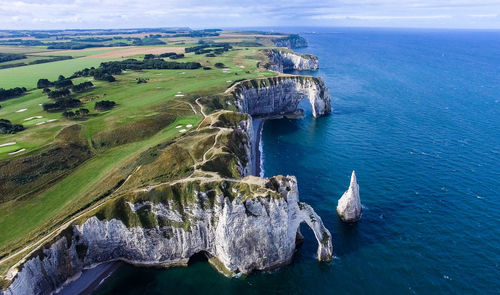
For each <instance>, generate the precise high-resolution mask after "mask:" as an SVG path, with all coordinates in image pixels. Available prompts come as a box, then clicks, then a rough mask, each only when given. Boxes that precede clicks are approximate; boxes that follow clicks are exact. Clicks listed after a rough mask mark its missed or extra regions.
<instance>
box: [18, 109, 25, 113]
mask: <svg viewBox="0 0 500 295" xmlns="http://www.w3.org/2000/svg"><path fill="white" fill-rule="evenodd" d="M27 110H28V109H20V110H17V111H16V113H22V112H25V111H27Z"/></svg>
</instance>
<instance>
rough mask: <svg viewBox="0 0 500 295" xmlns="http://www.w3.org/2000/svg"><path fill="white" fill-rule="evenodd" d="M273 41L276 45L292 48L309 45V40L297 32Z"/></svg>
mask: <svg viewBox="0 0 500 295" xmlns="http://www.w3.org/2000/svg"><path fill="white" fill-rule="evenodd" d="M272 41H273V43H274V45H275V46H276V47H288V48H291V49H294V48H302V47H307V40H306V39H304V38H303V37H301V36H299V35H296V34H292V35H289V36H286V37H281V38H275V39H273V40H272Z"/></svg>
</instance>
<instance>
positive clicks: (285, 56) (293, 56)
mask: <svg viewBox="0 0 500 295" xmlns="http://www.w3.org/2000/svg"><path fill="white" fill-rule="evenodd" d="M264 54H265V55H266V56H267V57H268V58H269V63H268V64H266V67H267V68H268V69H269V70H272V71H277V72H281V73H283V72H284V71H291V70H297V71H314V70H317V69H318V67H319V63H318V58H317V57H316V56H314V55H311V54H300V53H296V52H293V51H290V50H283V49H268V50H264Z"/></svg>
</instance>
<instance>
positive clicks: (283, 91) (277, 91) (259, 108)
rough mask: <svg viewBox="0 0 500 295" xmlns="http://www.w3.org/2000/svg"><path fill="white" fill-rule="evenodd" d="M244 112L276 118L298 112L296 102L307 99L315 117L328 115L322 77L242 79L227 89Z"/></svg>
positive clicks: (325, 89) (328, 109)
mask: <svg viewBox="0 0 500 295" xmlns="http://www.w3.org/2000/svg"><path fill="white" fill-rule="evenodd" d="M227 92H230V93H232V94H233V96H234V98H235V104H236V106H237V107H238V108H239V110H240V111H241V112H243V113H248V114H250V115H252V116H275V115H284V114H290V113H294V112H296V111H297V106H298V104H299V102H300V101H301V100H302V99H304V98H308V99H309V102H310V103H311V106H312V111H313V115H314V116H315V117H318V116H322V115H326V114H329V113H330V112H331V102H330V94H329V92H328V88H327V87H326V85H325V83H324V82H323V80H322V79H321V78H317V77H311V76H277V77H270V78H260V79H252V80H245V81H242V82H239V83H236V84H235V85H233V86H232V87H231V88H229V89H228V90H227Z"/></svg>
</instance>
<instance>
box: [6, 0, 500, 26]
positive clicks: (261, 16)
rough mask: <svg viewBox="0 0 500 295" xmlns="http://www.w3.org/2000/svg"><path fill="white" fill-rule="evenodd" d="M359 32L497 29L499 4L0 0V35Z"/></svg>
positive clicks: (448, 0)
mask: <svg viewBox="0 0 500 295" xmlns="http://www.w3.org/2000/svg"><path fill="white" fill-rule="evenodd" d="M265 26H294V27H298V26H300V27H302V26H304V27H307V26H310V27H321V26H363V27H412V28H415V27H416V28H486V29H500V0H307V1H306V0H287V1H279V0H251V1H248V0H240V1H238V0H232V1H227V0H203V1H200V0H182V1H172V0H163V1H161V0H148V1H141V0H68V1H62V0H60V1H55V0H21V1H9V0H0V29H3V30H7V29H9V30H11V29H73V28H76V29H83V28H144V27H191V28H216V27H217V28H225V27H231V28H235V27H265Z"/></svg>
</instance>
